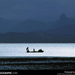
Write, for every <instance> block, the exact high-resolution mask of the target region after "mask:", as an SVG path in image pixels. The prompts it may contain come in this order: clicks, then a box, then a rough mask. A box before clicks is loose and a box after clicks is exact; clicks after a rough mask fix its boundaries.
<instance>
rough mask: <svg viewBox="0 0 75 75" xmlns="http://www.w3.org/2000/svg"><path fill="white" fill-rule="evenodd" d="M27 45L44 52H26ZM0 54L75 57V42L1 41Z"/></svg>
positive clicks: (30, 48) (31, 48)
mask: <svg viewBox="0 0 75 75" xmlns="http://www.w3.org/2000/svg"><path fill="white" fill-rule="evenodd" d="M26 47H29V50H30V51H32V50H33V48H35V50H38V49H43V50H44V53H26ZM0 56H64V57H66V56H68V57H75V43H66V44H65V43H11V44H9V43H7V44H5V43H1V44H0Z"/></svg>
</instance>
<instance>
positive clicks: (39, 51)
mask: <svg viewBox="0 0 75 75" xmlns="http://www.w3.org/2000/svg"><path fill="white" fill-rule="evenodd" d="M26 50H27V53H42V52H44V51H43V50H42V49H39V50H38V51H35V49H33V51H29V47H27V48H26Z"/></svg>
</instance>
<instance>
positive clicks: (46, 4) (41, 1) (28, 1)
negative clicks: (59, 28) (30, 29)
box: [0, 0, 75, 21]
mask: <svg viewBox="0 0 75 75" xmlns="http://www.w3.org/2000/svg"><path fill="white" fill-rule="evenodd" d="M62 13H65V14H66V16H67V17H75V0H0V17H2V18H5V19H16V20H26V19H36V20H40V21H55V20H58V19H59V16H60V14H62Z"/></svg>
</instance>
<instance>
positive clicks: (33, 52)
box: [27, 51, 44, 53]
mask: <svg viewBox="0 0 75 75" xmlns="http://www.w3.org/2000/svg"><path fill="white" fill-rule="evenodd" d="M43 52H44V51H42V52H38V51H35V52H33V51H29V52H27V53H43Z"/></svg>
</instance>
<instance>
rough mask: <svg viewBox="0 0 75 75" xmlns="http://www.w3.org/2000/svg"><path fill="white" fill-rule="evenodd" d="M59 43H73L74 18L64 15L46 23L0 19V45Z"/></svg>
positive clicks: (74, 34) (74, 35)
mask: <svg viewBox="0 0 75 75" xmlns="http://www.w3.org/2000/svg"><path fill="white" fill-rule="evenodd" d="M10 31H11V32H10ZM1 32H5V33H2V34H1ZM6 32H8V33H6ZM59 42H60V43H75V18H68V17H67V16H66V15H65V14H64V13H63V14H61V15H60V17H59V20H58V21H55V22H48V23H45V22H41V21H36V20H31V19H28V20H25V21H23V22H18V21H10V20H6V19H3V18H0V43H59Z"/></svg>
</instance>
